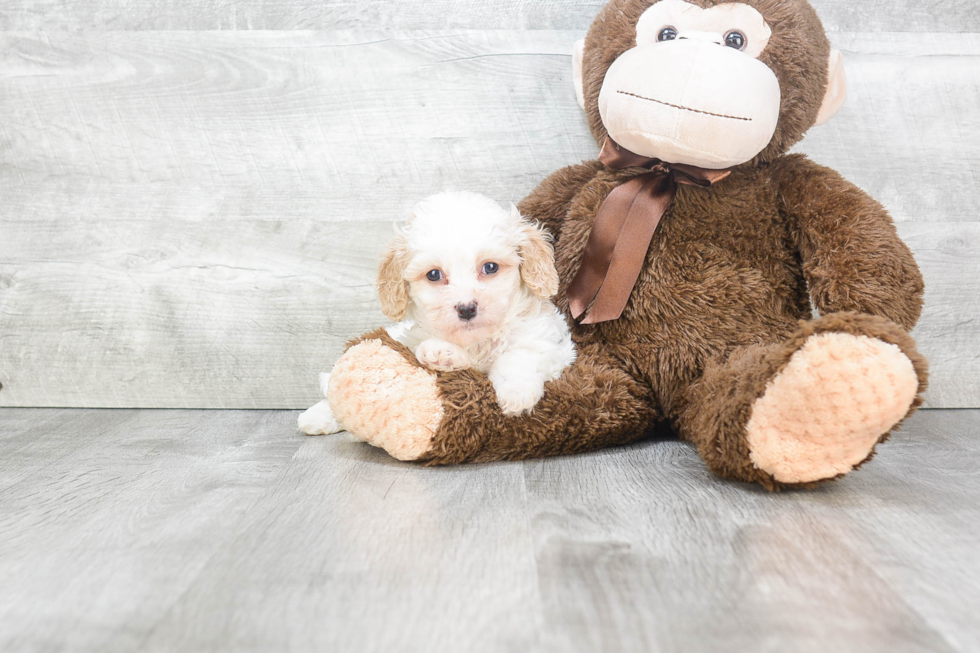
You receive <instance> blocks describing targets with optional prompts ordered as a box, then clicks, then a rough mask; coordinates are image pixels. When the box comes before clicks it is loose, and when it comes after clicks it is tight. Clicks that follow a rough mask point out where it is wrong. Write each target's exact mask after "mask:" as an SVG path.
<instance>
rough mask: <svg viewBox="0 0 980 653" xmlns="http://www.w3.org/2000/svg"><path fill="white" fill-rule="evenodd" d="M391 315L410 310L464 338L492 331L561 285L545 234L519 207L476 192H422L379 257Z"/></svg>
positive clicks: (463, 341)
mask: <svg viewBox="0 0 980 653" xmlns="http://www.w3.org/2000/svg"><path fill="white" fill-rule="evenodd" d="M378 286H379V291H380V295H381V303H382V308H383V309H384V310H385V314H386V315H388V317H390V318H392V319H395V320H399V319H402V318H403V317H404V316H405V314H406V312H407V311H408V310H411V317H412V318H413V319H414V320H416V321H417V322H418V323H419V324H420V326H422V327H424V328H426V329H428V330H429V331H432V332H435V333H439V334H440V335H441V336H442V337H443V339H445V340H448V341H449V342H452V343H455V344H457V345H460V346H467V345H471V344H474V343H476V342H479V341H482V340H486V339H488V338H491V337H493V336H494V334H496V333H497V332H499V331H500V330H501V329H502V328H503V327H504V326H505V324H506V322H507V320H508V319H509V316H511V315H514V314H515V307H519V306H520V304H521V302H526V301H529V300H532V301H537V300H538V299H539V298H547V297H550V296H551V295H553V294H554V293H555V292H556V291H557V287H558V277H557V273H556V272H555V270H554V262H553V255H552V252H551V246H550V245H549V244H548V242H547V238H546V236H545V235H544V234H543V233H542V232H541V231H540V230H539V229H538V228H536V227H535V226H534V225H532V224H530V223H528V222H527V221H525V220H523V219H522V218H521V216H520V214H519V213H517V211H516V210H514V211H505V210H503V209H501V208H500V207H499V206H498V205H497V204H496V203H494V202H492V201H490V200H488V199H487V198H485V197H482V196H480V195H475V194H472V193H443V194H441V195H436V196H433V197H430V198H428V199H427V200H423V201H422V202H421V203H420V204H419V205H418V207H416V210H415V215H414V216H413V218H412V220H411V221H410V222H409V224H408V225H407V226H406V227H405V229H404V230H403V231H402V233H401V234H399V236H398V238H396V240H395V243H393V244H392V247H391V248H390V249H389V252H388V254H387V255H386V256H385V260H384V261H383V262H382V265H381V268H380V271H379V279H378Z"/></svg>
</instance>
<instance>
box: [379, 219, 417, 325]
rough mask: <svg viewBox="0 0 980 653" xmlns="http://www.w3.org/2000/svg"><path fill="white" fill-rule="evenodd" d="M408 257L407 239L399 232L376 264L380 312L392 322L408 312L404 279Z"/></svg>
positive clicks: (403, 317) (406, 288) (406, 285)
mask: <svg viewBox="0 0 980 653" xmlns="http://www.w3.org/2000/svg"><path fill="white" fill-rule="evenodd" d="M408 258H409V257H408V239H407V238H405V235H404V234H402V233H399V234H398V236H397V237H396V238H395V240H394V242H392V243H391V245H389V246H388V249H387V250H386V251H385V253H384V256H383V257H382V258H381V264H380V265H379V266H378V299H380V300H381V312H382V313H384V314H385V316H386V317H387V318H388V319H389V320H392V321H394V322H398V321H400V320H403V319H405V313H406V312H408V282H407V281H405V268H406V267H407V266H408Z"/></svg>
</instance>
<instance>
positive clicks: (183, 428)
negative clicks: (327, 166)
mask: <svg viewBox="0 0 980 653" xmlns="http://www.w3.org/2000/svg"><path fill="white" fill-rule="evenodd" d="M296 415H297V413H295V412H264V411H93V410H28V409H2V410H0V461H3V462H2V463H0V465H2V468H0V469H2V474H3V477H6V475H7V474H13V475H16V476H17V480H16V481H14V482H12V483H4V484H2V485H0V529H2V532H3V533H4V537H3V538H0V649H2V650H5V651H8V650H9V651H15V650H16V651H21V650H30V651H55V650H71V651H79V652H86V651H93V652H94V651H98V652H99V653H103V652H110V653H111V652H115V651H132V650H140V651H174V650H188V651H198V650H207V651H215V652H220V651H269V650H277V651H279V650H290V651H324V650H337V651H341V650H342V651H387V650H398V651H406V652H414V651H426V652H433V653H441V652H443V651H446V652H449V651H461V650H465V651H475V652H481V651H521V652H526V653H537V652H546V651H547V652H551V651H554V652H558V651H561V652H562V653H577V652H578V651H583V652H585V651H598V650H602V651H616V652H620V651H637V652H643V653H648V652H650V651H666V652H673V651H702V650H765V651H777V650H784V651H801V652H809V651H814V652H817V651H826V650H828V649H832V650H835V651H841V652H842V653H843V652H851V651H855V652H857V651H861V652H864V651H872V650H888V651H898V652H905V651H938V652H949V651H957V652H959V651H962V652H964V653H967V652H970V651H975V650H977V649H978V648H980V625H978V623H977V620H976V618H975V607H974V606H975V605H976V604H977V602H978V601H980V589H978V588H980V563H978V560H977V557H976V555H975V553H976V543H977V542H978V541H980V526H978V524H980V507H978V506H980V503H978V501H977V499H978V497H980V477H978V476H977V474H976V473H975V470H976V468H977V466H978V465H980V446H978V444H977V442H978V439H977V435H978V431H980V411H975V410H973V411H923V412H920V413H918V414H917V415H916V416H915V417H913V418H912V419H911V420H909V421H908V422H907V423H906V424H905V426H904V427H903V429H902V431H901V432H900V433H898V434H896V436H895V437H894V438H893V439H892V441H891V442H889V443H887V444H886V445H884V446H882V447H881V448H880V450H879V453H878V455H877V456H876V457H875V459H874V460H873V461H872V462H870V463H869V464H868V465H866V466H865V467H864V468H863V469H861V470H859V471H858V472H856V473H854V474H852V475H850V476H848V477H847V478H845V479H843V480H842V481H839V482H836V483H833V484H830V485H827V486H824V487H822V488H820V489H818V490H815V491H805V492H785V493H781V494H769V493H767V492H765V491H763V490H760V489H758V488H755V487H749V486H745V485H740V484H733V483H728V482H725V481H722V480H720V479H718V478H716V477H714V476H712V475H711V474H710V473H709V472H707V470H706V469H705V468H704V464H703V463H702V461H701V460H700V459H699V458H698V456H697V454H696V453H695V452H694V450H693V449H692V448H691V447H689V446H688V445H686V444H684V443H680V442H658V441H650V442H643V443H638V444H635V445H632V446H629V447H622V448H617V449H609V450H605V451H600V452H596V453H594V454H586V455H581V456H574V457H565V458H552V459H547V460H538V461H526V462H523V463H498V464H489V465H468V466H460V467H452V468H424V467H419V466H415V465H411V464H405V463H399V462H397V461H395V460H393V459H391V458H389V457H388V456H387V455H386V454H384V453H383V452H381V451H380V450H377V449H373V448H371V447H369V446H367V445H365V444H363V443H358V442H354V441H352V440H351V439H350V438H349V437H348V436H347V435H346V434H341V435H337V436H330V437H316V438H309V437H304V436H302V435H299V434H298V433H296V431H295V418H296Z"/></svg>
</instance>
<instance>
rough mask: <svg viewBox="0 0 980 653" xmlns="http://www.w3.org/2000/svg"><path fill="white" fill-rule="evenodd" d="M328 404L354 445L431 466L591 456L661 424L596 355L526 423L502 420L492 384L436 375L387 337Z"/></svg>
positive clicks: (355, 353)
mask: <svg viewBox="0 0 980 653" xmlns="http://www.w3.org/2000/svg"><path fill="white" fill-rule="evenodd" d="M329 396H330V403H331V405H332V406H333V407H334V410H335V413H336V416H337V418H338V419H339V420H340V422H341V423H343V424H344V426H345V427H346V428H347V430H348V431H350V432H351V433H352V434H353V435H355V436H356V437H358V438H360V439H362V440H364V441H366V442H368V443H370V444H373V445H375V446H378V447H382V448H383V449H385V450H386V451H387V452H388V453H390V454H391V455H392V456H394V457H395V458H399V459H401V460H418V461H420V462H425V463H429V464H454V463H462V462H483V461H490V460H515V459H521V458H531V457H538V456H549V455H558V454H568V453H576V452H581V451H591V450H593V449H599V448H601V447H606V446H610V445H614V444H621V443H625V442H630V441H633V440H637V439H639V438H641V437H643V435H644V434H646V433H647V432H648V431H650V430H651V429H652V428H653V426H654V424H655V423H656V422H657V420H658V417H659V414H658V412H657V410H656V409H655V407H654V401H653V398H652V396H651V393H650V391H649V389H648V388H647V387H646V386H645V385H643V384H641V383H638V382H637V381H636V380H635V379H633V378H632V377H631V376H630V375H628V374H627V373H626V372H625V371H623V370H622V369H620V368H619V367H618V366H617V364H616V361H615V360H614V359H612V358H611V357H609V356H608V355H607V354H604V353H602V352H601V351H599V349H598V348H595V347H593V348H591V349H584V350H581V351H579V354H578V358H577V360H576V361H575V363H574V364H573V365H572V366H570V367H569V368H568V369H567V370H565V372H564V374H563V375H562V377H561V378H560V379H558V380H556V381H552V382H549V383H548V384H547V385H546V386H545V395H544V397H543V398H542V399H541V400H540V401H539V402H538V404H537V405H536V406H535V408H534V410H533V411H532V412H531V413H530V414H528V415H521V416H516V417H505V416H504V415H503V413H502V412H501V410H500V407H499V406H498V405H497V396H496V392H495V390H494V388H493V385H492V384H491V383H490V381H489V379H487V377H486V376H484V375H482V374H478V373H476V372H473V371H471V370H466V371H460V372H448V373H442V374H436V373H435V372H432V371H430V370H427V369H425V368H423V367H421V366H420V365H419V364H418V362H417V361H415V360H414V358H413V357H412V355H411V353H410V352H409V351H408V350H407V349H405V348H404V347H402V346H401V345H399V344H398V343H395V342H394V341H392V340H391V339H390V338H389V337H388V336H387V334H386V333H384V332H383V331H381V332H375V333H373V334H370V335H368V336H366V337H365V339H363V340H361V341H360V342H359V343H357V344H355V345H353V346H352V347H351V348H350V349H348V350H347V352H346V353H345V354H344V355H343V356H342V357H341V358H340V360H339V361H338V362H337V365H336V366H335V367H334V370H333V373H332V375H331V377H330V388H329Z"/></svg>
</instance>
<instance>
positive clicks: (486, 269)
mask: <svg viewBox="0 0 980 653" xmlns="http://www.w3.org/2000/svg"><path fill="white" fill-rule="evenodd" d="M499 269H500V266H499V265H497V264H496V263H484V264H483V274H497V270H499Z"/></svg>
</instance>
